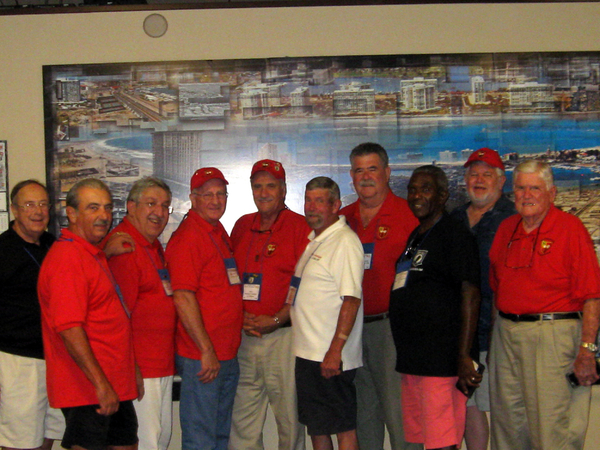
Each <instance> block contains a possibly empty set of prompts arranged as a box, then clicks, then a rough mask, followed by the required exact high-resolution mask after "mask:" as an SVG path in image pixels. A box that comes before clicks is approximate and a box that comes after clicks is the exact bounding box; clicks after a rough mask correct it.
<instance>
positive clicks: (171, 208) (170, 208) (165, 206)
mask: <svg viewBox="0 0 600 450" xmlns="http://www.w3.org/2000/svg"><path fill="white" fill-rule="evenodd" d="M137 204H138V205H139V204H142V205H146V206H147V207H148V209H154V208H156V207H157V206H160V207H161V208H162V209H163V210H166V211H169V214H171V213H172V212H173V207H172V206H167V205H159V204H158V203H156V202H137Z"/></svg>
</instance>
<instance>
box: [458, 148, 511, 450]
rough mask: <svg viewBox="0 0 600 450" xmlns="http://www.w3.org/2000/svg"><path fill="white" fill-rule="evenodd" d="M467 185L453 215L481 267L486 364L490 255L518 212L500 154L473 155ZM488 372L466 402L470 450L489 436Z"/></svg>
mask: <svg viewBox="0 0 600 450" xmlns="http://www.w3.org/2000/svg"><path fill="white" fill-rule="evenodd" d="M465 167H466V168H467V170H466V172H465V184H466V187H467V195H468V196H469V200H470V201H469V202H468V203H466V204H465V205H462V206H459V207H458V208H456V209H455V210H454V211H453V212H452V216H453V217H454V218H456V219H458V220H460V221H461V222H462V223H464V224H465V225H467V226H468V228H469V229H470V230H471V232H472V233H473V234H474V235H475V239H476V240H477V246H478V248H479V265H480V266H481V286H480V288H481V306H480V310H479V321H478V324H477V339H476V341H475V344H474V347H476V346H478V349H479V361H480V362H482V363H485V361H486V359H487V354H488V350H489V346H490V339H489V336H490V333H491V331H492V330H491V323H492V300H493V292H492V289H491V288H490V282H489V272H490V258H489V256H488V254H489V252H490V248H491V247H492V242H493V240H494V236H495V234H496V230H497V229H498V227H499V226H500V223H501V222H502V221H503V220H504V219H506V218H507V217H509V216H512V215H513V214H515V213H516V212H517V210H516V209H515V205H514V203H513V202H511V201H510V200H509V199H508V198H507V197H506V196H505V195H504V194H503V193H502V188H503V186H504V183H505V182H506V177H505V176H504V163H503V162H502V159H500V155H499V154H498V152H496V151H495V150H492V149H490V148H485V147H484V148H480V149H479V150H477V151H475V152H473V153H471V156H469V159H468V160H467V162H466V163H465ZM488 374H489V371H486V372H484V374H483V380H482V381H481V383H480V387H479V389H477V390H476V391H475V393H474V395H473V397H471V398H470V399H469V401H468V402H467V425H466V429H465V441H466V444H467V449H468V450H486V449H487V447H488V440H489V435H490V430H489V424H488V419H487V416H486V413H485V412H486V411H489V410H490V391H489V377H488Z"/></svg>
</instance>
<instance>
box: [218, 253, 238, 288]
mask: <svg viewBox="0 0 600 450" xmlns="http://www.w3.org/2000/svg"><path fill="white" fill-rule="evenodd" d="M223 262H224V263H225V269H226V270H227V279H228V280H229V284H230V285H232V286H233V285H235V284H242V281H241V280H240V274H239V273H238V270H237V265H236V264H235V259H234V258H225V259H223Z"/></svg>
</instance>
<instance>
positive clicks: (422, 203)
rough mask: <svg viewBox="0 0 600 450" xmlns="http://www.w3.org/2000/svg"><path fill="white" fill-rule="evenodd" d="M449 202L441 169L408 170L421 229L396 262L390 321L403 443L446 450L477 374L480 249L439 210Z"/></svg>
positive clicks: (461, 422) (459, 429) (454, 443)
mask: <svg viewBox="0 0 600 450" xmlns="http://www.w3.org/2000/svg"><path fill="white" fill-rule="evenodd" d="M447 199H448V180H447V178H446V175H445V174H444V171H443V170H442V169H440V168H439V167H435V166H423V167H419V168H418V169H416V170H415V171H414V172H413V175H412V177H411V179H410V181H409V184H408V197H407V200H408V205H409V207H410V209H411V211H412V212H413V214H414V215H415V217H416V218H417V219H418V220H419V226H418V227H417V228H416V229H415V230H414V231H413V233H412V234H411V236H410V237H409V239H408V244H407V247H406V250H405V252H404V253H403V255H402V256H401V257H400V260H399V261H398V264H397V269H396V278H395V281H394V286H393V290H392V295H391V300H390V323H391V327H392V333H393V336H394V342H395V344H396V351H397V362H396V370H397V371H398V372H400V373H401V374H402V408H403V411H402V413H403V418H404V433H405V436H406V440H407V441H409V442H417V443H424V444H425V447H426V448H428V449H449V450H450V449H457V448H460V444H461V441H462V435H463V432H464V428H465V414H466V401H467V397H466V395H467V394H468V392H469V388H475V387H476V386H478V383H479V382H480V381H481V375H480V374H478V373H477V372H476V370H475V367H474V362H473V359H471V357H470V351H471V345H472V342H473V339H474V336H475V330H476V327H477V318H478V313H479V302H480V294H479V261H478V254H477V246H476V243H475V238H474V237H473V236H472V235H471V233H470V232H469V230H468V229H467V228H466V227H465V226H464V225H463V224H461V223H459V222H457V221H455V220H454V219H452V218H450V216H449V215H448V214H447V213H446V212H445V211H444V206H445V204H446V201H447Z"/></svg>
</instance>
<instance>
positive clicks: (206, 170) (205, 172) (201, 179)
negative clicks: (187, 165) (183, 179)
mask: <svg viewBox="0 0 600 450" xmlns="http://www.w3.org/2000/svg"><path fill="white" fill-rule="evenodd" d="M214 179H217V180H223V182H224V183H225V184H229V183H228V182H227V180H226V179H225V177H224V176H223V172H221V171H220V170H219V169H217V168H216V167H203V168H202V169H198V170H196V172H194V175H192V179H191V181H190V190H192V191H193V190H194V189H197V188H199V187H201V186H202V185H203V184H204V183H206V182H207V181H209V180H214Z"/></svg>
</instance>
